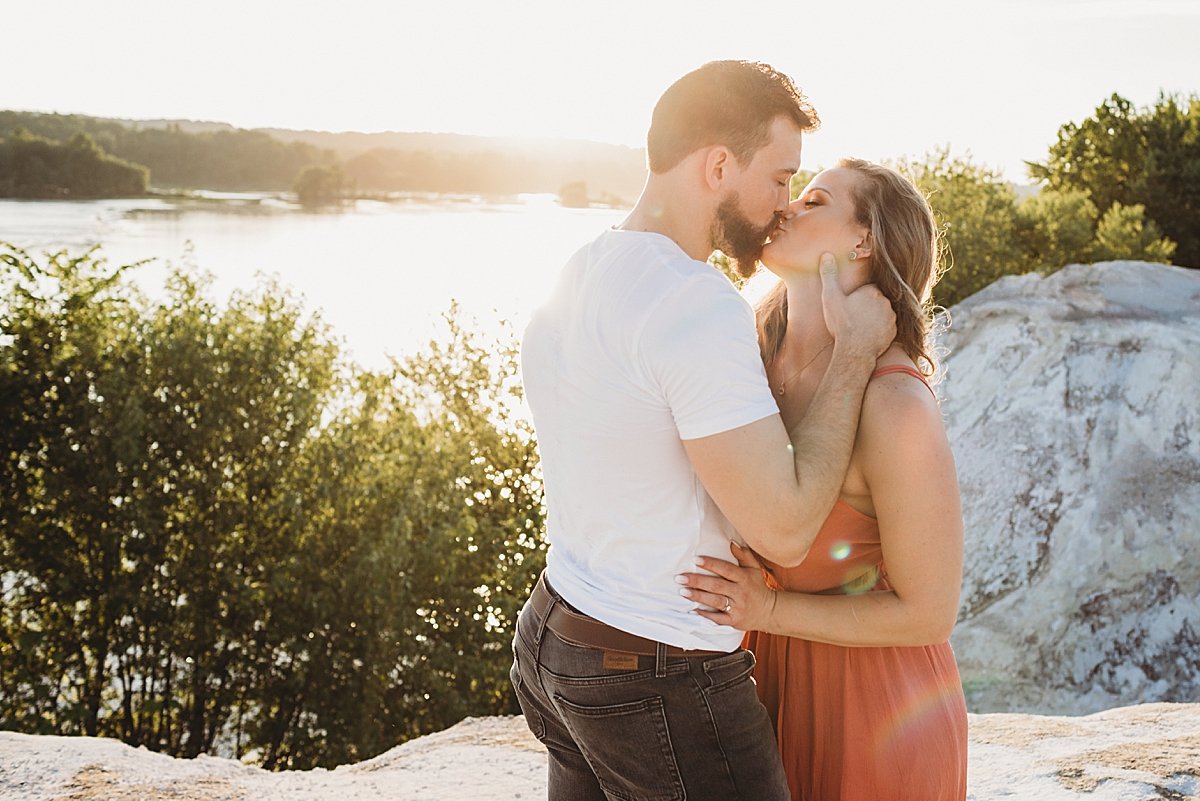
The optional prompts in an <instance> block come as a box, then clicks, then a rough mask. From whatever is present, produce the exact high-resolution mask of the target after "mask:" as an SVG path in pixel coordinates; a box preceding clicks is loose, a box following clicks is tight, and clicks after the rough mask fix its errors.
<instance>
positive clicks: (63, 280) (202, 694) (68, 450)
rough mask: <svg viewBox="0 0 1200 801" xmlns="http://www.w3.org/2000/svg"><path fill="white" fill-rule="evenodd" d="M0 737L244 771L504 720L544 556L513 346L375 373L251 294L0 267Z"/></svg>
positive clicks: (360, 752) (315, 326)
mask: <svg viewBox="0 0 1200 801" xmlns="http://www.w3.org/2000/svg"><path fill="white" fill-rule="evenodd" d="M0 287H2V288H3V289H4V290H5V291H4V293H3V295H2V297H3V300H0V493H2V494H0V560H2V561H0V564H2V565H3V568H2V572H0V588H2V591H3V604H2V605H0V727H3V728H6V729H16V730H22V731H30V732H38V733H57V734H89V735H102V736H112V737H119V738H121V739H123V740H125V741H126V742H129V743H131V744H135V745H145V746H147V747H148V748H151V749H153V750H158V751H164V752H167V753H170V754H175V755H193V754H197V753H201V752H214V751H215V752H220V753H226V754H230V755H234V756H243V755H249V756H250V757H252V758H255V759H257V760H258V761H259V762H261V763H262V764H264V765H266V766H269V767H296V768H307V767H311V766H314V765H334V764H338V763H342V762H345V761H348V760H357V759H362V758H365V757H368V756H371V755H372V754H375V753H378V752H380V751H383V750H385V749H386V748H389V747H391V746H392V745H395V744H396V743H397V742H400V741H403V740H404V739H407V738H409V737H412V736H415V735H419V734H423V733H426V732H428V731H432V730H437V729H441V728H444V727H445V726H447V725H450V724H452V723H455V722H457V721H458V720H459V719H461V718H462V717H463V716H465V715H468V714H496V713H502V712H511V711H515V706H514V702H513V700H512V699H511V697H510V693H509V688H508V684H507V668H508V665H509V653H508V642H509V640H510V639H511V633H512V625H513V622H514V620H515V617H516V612H517V607H518V605H519V603H520V602H521V601H522V600H523V599H524V597H525V596H526V594H527V592H528V589H529V587H530V586H531V585H532V582H533V580H534V579H535V578H536V575H537V573H538V572H539V571H540V569H541V566H542V564H543V548H544V545H543V542H542V538H541V532H542V504H541V501H542V495H541V483H540V479H539V473H538V471H537V468H536V454H535V448H534V442H533V438H532V432H531V430H530V428H529V426H528V424H527V423H525V422H523V421H522V420H521V418H520V417H519V416H518V415H517V414H516V412H515V408H516V404H517V403H518V402H519V400H520V398H519V391H520V388H519V383H518V382H517V381H516V368H515V347H514V345H513V343H512V342H511V341H509V342H505V343H498V344H489V343H484V342H482V341H480V340H479V339H478V338H477V337H475V336H473V335H471V334H469V333H468V332H467V331H466V330H465V329H464V328H463V327H461V326H460V325H459V323H458V321H457V319H455V317H454V316H453V315H452V316H451V318H450V322H449V334H448V338H447V339H446V341H442V342H436V343H431V345H430V347H429V349H428V350H427V351H426V352H424V353H423V354H420V355H418V356H416V357H413V358H410V359H407V360H405V361H403V362H397V363H395V364H394V367H393V369H391V370H389V371H385V372H368V371H365V370H361V369H359V368H356V367H355V366H353V365H351V364H347V363H345V362H344V361H343V360H342V359H341V357H340V355H339V353H338V349H337V348H336V347H335V345H334V344H333V343H332V341H331V339H330V337H329V334H328V332H327V331H326V330H325V328H324V326H323V325H322V324H321V323H320V321H319V320H318V319H315V318H305V316H304V314H303V313H302V310H301V309H300V307H299V305H298V304H297V302H296V301H295V300H293V299H292V298H291V297H290V296H289V295H288V294H287V293H286V292H284V291H283V290H281V289H280V288H279V287H277V286H273V285H267V286H264V287H262V288H261V289H259V290H258V291H256V292H254V293H250V294H239V295H235V296H234V297H233V298H232V299H231V300H230V301H229V302H228V304H227V305H225V306H224V307H222V306H218V305H217V304H215V303H214V302H212V301H211V300H210V299H208V298H207V296H206V294H205V291H206V282H205V280H204V279H203V277H197V276H196V275H194V274H193V273H191V272H186V271H180V272H176V274H175V275H174V276H173V277H172V279H171V281H170V283H169V285H168V288H167V297H166V299H165V300H163V301H162V302H161V303H157V304H153V303H150V302H148V301H147V300H146V299H144V298H143V297H141V296H140V295H139V294H138V293H137V292H136V291H135V290H134V288H133V287H132V285H131V284H130V282H129V281H128V280H127V278H126V271H125V269H124V268H117V269H112V268H109V267H108V266H107V265H106V264H105V263H104V262H103V261H102V260H101V259H100V258H99V257H98V255H97V254H95V253H89V254H85V255H82V256H75V257H71V256H68V255H67V254H62V253H60V254H55V255H50V256H47V257H46V258H45V259H43V260H39V259H35V258H33V257H31V256H29V255H28V254H26V253H24V252H22V251H20V250H17V249H15V248H11V247H7V246H4V247H3V249H0Z"/></svg>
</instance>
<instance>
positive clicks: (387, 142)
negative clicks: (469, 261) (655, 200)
mask: <svg viewBox="0 0 1200 801" xmlns="http://www.w3.org/2000/svg"><path fill="white" fill-rule="evenodd" d="M18 128H21V129H25V130H27V131H29V132H31V133H32V134H34V135H37V136H41V137H45V138H47V139H51V140H55V141H59V142H65V141H68V140H70V139H71V138H72V137H73V136H75V134H77V133H80V132H83V133H86V134H88V135H89V136H90V137H91V138H92V139H93V140H94V141H95V142H96V144H97V145H98V146H99V147H100V148H102V149H103V150H104V151H105V152H107V153H111V154H112V155H113V156H115V157H117V158H120V159H124V160H125V161H129V162H132V163H134V164H141V165H144V166H145V167H147V168H148V169H149V170H150V182H151V184H153V185H154V186H157V187H164V188H177V189H218V190H288V189H291V188H293V185H294V182H295V181H296V179H297V178H298V177H299V175H300V174H301V173H302V172H303V170H304V169H305V168H307V167H312V166H332V165H335V164H337V165H339V166H340V168H341V170H342V172H343V174H344V175H345V176H346V177H347V178H348V179H349V180H350V182H351V184H350V185H351V190H352V191H355V190H357V191H361V192H368V193H375V192H437V193H464V194H490V195H511V194H518V193H523V192H558V191H559V189H560V188H561V187H562V186H563V185H565V184H569V183H576V182H582V183H584V184H585V185H586V186H587V187H588V190H589V193H590V195H591V196H592V198H593V199H597V200H604V201H609V202H624V203H629V202H632V200H633V199H634V198H635V197H636V196H637V193H638V191H639V190H640V189H641V185H642V181H643V179H644V177H645V159H644V156H643V154H642V152H641V151H639V150H634V149H632V148H625V147H619V146H615V145H598V144H594V143H566V144H561V143H559V144H557V145H556V146H546V147H544V148H538V147H536V146H531V145H530V144H529V143H522V144H517V143H514V142H513V141H512V140H504V139H487V138H484V137H464V136H459V135H455V134H413V135H405V134H361V133H343V134H332V133H318V132H298V131H269V132H268V131H249V130H243V129H237V128H232V127H229V126H218V125H213V124H208V123H189V122H170V121H155V122H153V123H138V122H133V121H123V120H109V119H101V118H97V117H86V116H81V115H62V114H41V113H34V112H19V111H0V136H3V135H6V134H8V133H9V132H10V131H13V130H15V129H18ZM314 143H319V144H314Z"/></svg>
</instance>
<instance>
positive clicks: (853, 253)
mask: <svg viewBox="0 0 1200 801" xmlns="http://www.w3.org/2000/svg"><path fill="white" fill-rule="evenodd" d="M857 258H858V254H857V253H856V252H854V251H853V250H852V251H850V261H854V260H855V259H857Z"/></svg>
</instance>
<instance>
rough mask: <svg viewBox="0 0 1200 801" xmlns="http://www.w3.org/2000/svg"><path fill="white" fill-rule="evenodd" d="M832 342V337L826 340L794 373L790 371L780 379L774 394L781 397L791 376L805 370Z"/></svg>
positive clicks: (793, 376)
mask: <svg viewBox="0 0 1200 801" xmlns="http://www.w3.org/2000/svg"><path fill="white" fill-rule="evenodd" d="M832 344H833V340H832V339H831V340H829V341H828V342H826V343H825V346H824V347H823V348H821V349H820V350H819V351H817V352H816V353H814V354H813V357H812V358H811V359H809V360H808V361H806V362H805V363H804V364H803V365H802V366H801V367H800V369H799V370H797V371H796V372H794V373H792V374H791V375H789V376H788V377H787V378H785V379H783V380H782V381H780V382H779V386H778V387H776V388H775V394H776V395H778V396H779V397H781V398H782V397H783V393H784V392H785V391H786V390H787V385H788V382H789V381H791V380H792V379H793V378H795V377H796V376H798V375H800V374H801V373H803V372H804V371H805V370H807V369H808V368H809V367H810V366H811V365H812V363H813V362H815V361H816V360H817V357H818V356H820V355H821V354H822V353H824V352H825V351H827V350H829V347H830V346H831V345H832Z"/></svg>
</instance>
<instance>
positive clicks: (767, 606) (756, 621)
mask: <svg viewBox="0 0 1200 801" xmlns="http://www.w3.org/2000/svg"><path fill="white" fill-rule="evenodd" d="M729 549H730V551H731V552H732V553H733V556H734V558H735V559H737V563H734V562H727V561H725V560H724V559H715V558H713V557H711V556H701V557H698V558H697V559H696V564H697V565H698V566H699V567H702V568H704V569H705V570H709V571H711V572H713V573H715V574H716V575H713V576H709V575H706V574H702V573H680V574H679V575H678V576H676V577H675V580H676V581H677V582H679V583H680V584H682V585H683V587H682V588H681V589H680V590H679V594H680V595H682V596H684V597H685V598H689V599H691V600H693V601H695V602H696V603H697V604H699V606H698V608H697V609H696V610H695V612H696V614H698V615H700V616H701V617H706V618H708V619H709V620H711V621H713V622H714V623H720V624H721V625H723V626H732V627H733V628H735V629H741V630H742V631H752V630H763V629H765V628H766V626H767V622H768V620H770V617H771V613H772V612H774V611H775V602H776V600H777V598H778V596H777V595H776V593H775V591H774V590H773V589H771V588H770V587H768V586H767V583H766V579H765V578H764V577H763V571H762V565H761V564H759V561H758V560H757V559H756V558H755V557H754V554H753V553H751V552H750V551H748V550H747V549H745V548H742V547H741V546H739V545H738V544H737V543H733V542H731V543H730V544H729Z"/></svg>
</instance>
